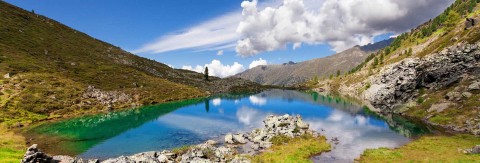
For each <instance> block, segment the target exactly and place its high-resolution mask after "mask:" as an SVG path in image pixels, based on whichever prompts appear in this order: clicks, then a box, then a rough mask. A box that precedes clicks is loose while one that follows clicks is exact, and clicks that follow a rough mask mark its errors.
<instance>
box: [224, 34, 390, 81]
mask: <svg viewBox="0 0 480 163" xmlns="http://www.w3.org/2000/svg"><path fill="white" fill-rule="evenodd" d="M392 41H393V39H388V40H384V41H380V42H377V43H375V44H368V45H365V46H355V47H352V48H350V49H347V50H345V51H343V52H340V53H337V54H334V55H331V56H328V57H324V58H317V59H312V60H308V61H304V62H299V63H293V62H291V63H285V64H280V65H266V66H258V67H255V68H252V69H249V70H247V71H245V72H242V73H239V74H237V75H234V77H238V78H242V79H246V80H250V81H254V82H257V83H259V84H263V85H277V86H293V85H296V84H300V83H303V82H305V81H307V80H311V79H313V78H314V77H315V76H317V78H327V77H328V76H329V75H334V76H336V75H337V71H340V72H341V73H342V74H343V73H345V72H347V71H348V70H350V69H352V68H353V67H355V66H357V65H359V64H360V63H361V62H362V61H363V60H365V58H367V57H368V55H369V54H370V53H373V52H375V51H378V50H379V49H382V48H384V47H386V46H388V45H389V44H390V43H391V42H392Z"/></svg>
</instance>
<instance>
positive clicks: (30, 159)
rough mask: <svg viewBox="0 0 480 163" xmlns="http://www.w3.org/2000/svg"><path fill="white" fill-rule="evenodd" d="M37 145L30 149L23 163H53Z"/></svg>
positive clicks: (24, 156)
mask: <svg viewBox="0 0 480 163" xmlns="http://www.w3.org/2000/svg"><path fill="white" fill-rule="evenodd" d="M37 146H38V145H37V144H33V145H32V146H30V147H28V149H27V152H25V155H23V159H22V160H21V163H37V162H52V161H53V159H52V157H50V156H48V155H47V154H45V153H43V152H41V151H40V150H39V149H38V148H37Z"/></svg>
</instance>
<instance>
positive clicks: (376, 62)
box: [373, 57, 378, 68]
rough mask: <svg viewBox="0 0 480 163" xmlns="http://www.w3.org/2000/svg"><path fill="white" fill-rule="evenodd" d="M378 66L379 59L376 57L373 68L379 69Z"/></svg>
mask: <svg viewBox="0 0 480 163" xmlns="http://www.w3.org/2000/svg"><path fill="white" fill-rule="evenodd" d="M377 65H378V58H377V57H375V58H374V59H373V68H375V67H377Z"/></svg>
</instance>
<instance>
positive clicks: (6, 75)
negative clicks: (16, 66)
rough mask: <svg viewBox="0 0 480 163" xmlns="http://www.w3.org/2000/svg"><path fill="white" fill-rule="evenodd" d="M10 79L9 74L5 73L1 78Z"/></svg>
mask: <svg viewBox="0 0 480 163" xmlns="http://www.w3.org/2000/svg"><path fill="white" fill-rule="evenodd" d="M10 77H12V76H11V74H10V73H6V74H5V75H3V78H5V79H10Z"/></svg>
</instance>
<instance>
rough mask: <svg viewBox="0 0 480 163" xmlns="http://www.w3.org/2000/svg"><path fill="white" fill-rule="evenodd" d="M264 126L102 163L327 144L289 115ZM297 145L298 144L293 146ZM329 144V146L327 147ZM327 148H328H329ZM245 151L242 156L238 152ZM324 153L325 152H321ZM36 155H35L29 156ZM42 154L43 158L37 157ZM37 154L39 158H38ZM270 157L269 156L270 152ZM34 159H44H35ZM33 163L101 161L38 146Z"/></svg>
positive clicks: (206, 157) (223, 158)
mask: <svg viewBox="0 0 480 163" xmlns="http://www.w3.org/2000/svg"><path fill="white" fill-rule="evenodd" d="M263 122H264V125H265V126H264V128H257V129H254V130H253V131H251V132H246V133H236V134H232V133H228V134H226V135H225V136H224V143H223V144H221V143H220V145H219V146H217V145H218V144H219V143H218V142H216V141H214V140H207V141H206V142H205V143H202V144H197V145H192V146H189V147H186V148H177V149H173V150H171V151H169V150H163V151H161V152H160V151H157V152H156V151H150V152H142V153H138V154H134V155H131V156H120V157H116V158H111V159H106V160H103V161H102V162H107V163H113V162H125V161H127V162H128V161H129V160H130V161H147V162H149V161H151V162H172V161H173V162H250V160H251V159H261V158H256V156H259V157H261V155H262V154H263V153H264V152H265V151H270V148H271V147H272V146H273V147H274V148H275V147H277V146H278V144H283V142H284V141H292V140H295V141H298V140H296V139H297V138H299V139H301V140H302V139H304V140H306V141H308V140H310V139H314V140H317V139H318V140H324V142H320V141H319V142H316V141H314V142H316V143H326V142H327V140H326V138H325V137H324V136H321V135H320V134H319V133H317V132H316V131H314V130H311V129H309V124H307V123H304V122H303V120H302V118H301V117H300V116H299V115H297V116H290V115H288V114H286V115H283V116H274V115H269V116H267V117H266V119H265V120H264V121H263ZM290 144H295V143H290ZM327 144H328V143H327ZM330 146H331V145H330V144H328V145H326V146H325V147H324V148H325V149H324V150H321V151H311V152H313V153H310V154H308V155H309V157H308V158H304V159H310V155H312V156H313V155H314V154H316V153H322V152H324V151H329V150H330ZM327 147H328V148H327ZM239 149H242V152H239ZM322 149H323V148H322ZM29 151H34V152H29ZM39 152H40V154H38V153H39ZM36 153H37V154H36ZM267 153H269V152H267ZM33 156H42V157H38V158H35V157H33ZM32 159H46V160H57V161H65V162H74V161H77V162H84V161H88V162H90V161H92V162H100V160H98V159H90V160H83V159H81V158H73V157H70V156H53V157H50V156H47V155H44V154H42V153H41V151H40V150H38V148H37V145H36V144H35V145H33V146H31V147H30V148H29V149H28V150H27V153H26V154H25V157H24V159H23V160H24V162H28V160H32Z"/></svg>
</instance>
